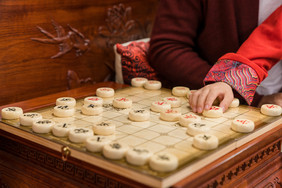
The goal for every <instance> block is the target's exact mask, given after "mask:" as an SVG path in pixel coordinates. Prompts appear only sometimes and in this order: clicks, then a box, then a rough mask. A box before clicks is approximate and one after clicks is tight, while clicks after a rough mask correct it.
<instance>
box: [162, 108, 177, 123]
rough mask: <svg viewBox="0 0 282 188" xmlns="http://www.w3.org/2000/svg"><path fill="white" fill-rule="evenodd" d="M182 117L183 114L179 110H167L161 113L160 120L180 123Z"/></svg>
mask: <svg viewBox="0 0 282 188" xmlns="http://www.w3.org/2000/svg"><path fill="white" fill-rule="evenodd" d="M180 116H181V112H180V111H179V110H174V109H167V110H165V111H161V112H160V118H161V119H162V120H164V121H178V120H179V117H180Z"/></svg>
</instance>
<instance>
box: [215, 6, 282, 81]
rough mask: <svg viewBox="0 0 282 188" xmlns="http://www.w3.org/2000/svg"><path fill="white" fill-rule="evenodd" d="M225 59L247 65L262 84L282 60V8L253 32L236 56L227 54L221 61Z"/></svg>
mask: <svg viewBox="0 0 282 188" xmlns="http://www.w3.org/2000/svg"><path fill="white" fill-rule="evenodd" d="M223 59H229V60H234V61H238V62H241V63H244V64H247V65H248V66H250V67H252V68H253V69H254V70H255V71H256V72H257V74H258V76H259V81H260V82H262V81H263V80H264V79H265V78H266V77H267V72H268V70H270V69H271V67H273V66H274V65H275V64H276V63H277V62H278V61H279V60H281V59H282V6H280V7H279V8H277V9H276V10H275V12H273V13H272V14H271V15H270V16H269V17H268V18H267V19H266V20H265V21H264V22H263V23H262V24H261V25H260V26H259V27H257V28H256V29H255V30H254V31H253V33H252V34H251V35H250V37H249V38H248V39H247V40H246V41H245V42H244V43H243V44H242V46H241V47H240V48H239V50H238V51H237V53H236V54H233V53H231V54H226V55H224V56H222V57H221V58H220V59H219V60H223Z"/></svg>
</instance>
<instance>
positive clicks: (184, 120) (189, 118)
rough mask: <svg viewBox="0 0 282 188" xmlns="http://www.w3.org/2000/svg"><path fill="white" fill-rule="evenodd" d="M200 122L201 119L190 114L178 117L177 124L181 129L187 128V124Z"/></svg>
mask: <svg viewBox="0 0 282 188" xmlns="http://www.w3.org/2000/svg"><path fill="white" fill-rule="evenodd" d="M200 121H201V117H200V116H198V115H196V114H194V113H192V112H190V113H188V114H184V115H182V116H180V117H179V124H180V125H181V126H183V127H187V126H188V124H189V123H198V122H200Z"/></svg>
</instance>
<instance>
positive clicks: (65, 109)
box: [53, 105, 75, 117]
mask: <svg viewBox="0 0 282 188" xmlns="http://www.w3.org/2000/svg"><path fill="white" fill-rule="evenodd" d="M53 113H54V115H55V116H57V117H70V116H73V115H74V113H75V108H72V107H70V106H68V105H59V106H55V107H54V111H53Z"/></svg>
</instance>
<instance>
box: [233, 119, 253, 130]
mask: <svg viewBox="0 0 282 188" xmlns="http://www.w3.org/2000/svg"><path fill="white" fill-rule="evenodd" d="M231 129H232V130H234V131H236V132H240V133H249V132H252V131H253V130H254V129H255V123H254V122H253V121H251V120H248V119H234V120H233V121H232V123H231Z"/></svg>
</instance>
